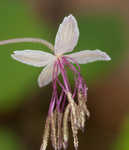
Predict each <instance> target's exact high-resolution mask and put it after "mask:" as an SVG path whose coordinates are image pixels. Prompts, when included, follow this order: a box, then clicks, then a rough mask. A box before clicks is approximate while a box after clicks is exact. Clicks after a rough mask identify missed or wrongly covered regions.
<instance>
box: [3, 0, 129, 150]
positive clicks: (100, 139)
mask: <svg viewBox="0 0 129 150" xmlns="http://www.w3.org/2000/svg"><path fill="white" fill-rule="evenodd" d="M128 10H129V5H128V2H127V4H126V5H125V3H124V2H121V3H118V2H117V1H116V0H115V1H114V2H113V3H112V1H108V2H107V1H106V0H105V1H103V2H101V1H100V0H96V1H95V2H92V3H91V2H90V0H87V1H84V0H80V1H74V0H70V1H61V2H60V1H57V0H55V1H54V2H51V1H47V0H37V1H36V0H28V1H24V0H12V1H10V0H0V40H7V39H10V38H19V37H38V38H44V39H46V40H48V41H50V42H52V43H53V44H54V39H55V35H56V32H57V30H58V26H59V24H60V23H61V21H62V19H63V18H64V16H66V15H68V14H70V13H72V14H73V15H74V16H75V17H76V19H77V21H78V25H79V29H80V38H79V42H78V45H77V47H76V48H75V51H80V50H85V49H101V50H103V51H105V52H107V53H108V54H109V55H110V57H111V58H112V61H111V62H95V63H91V64H87V65H81V73H82V75H83V76H84V78H85V80H86V81H87V85H88V89H89V90H88V107H89V109H90V111H91V118H90V119H89V120H88V122H87V126H86V132H85V133H84V134H83V135H82V134H80V138H79V141H80V145H79V149H80V150H81V149H86V148H87V149H88V150H94V149H96V150H103V149H104V150H128V149H129V142H128V139H129V121H128V118H129V115H128V113H129V99H128V93H129V92H128V90H129V69H128V67H129V66H128V63H129V61H128V58H129V51H128V46H129V45H128V33H129V27H128V21H129V20H128V17H129V12H128ZM25 49H34V50H43V51H50V50H49V49H48V48H46V47H45V46H43V45H41V44H37V43H33V44H32V43H17V44H9V45H4V46H0V51H1V54H0V68H1V71H0V85H1V86H0V149H4V150H29V149H32V150H35V149H39V148H40V144H41V141H42V132H43V131H42V130H43V127H44V119H45V116H46V114H47V108H48V105H49V100H50V97H51V95H50V89H51V84H50V85H48V86H47V87H44V88H42V89H39V88H38V86H37V77H38V75H39V73H40V71H41V70H42V68H35V67H31V66H27V65H25V64H22V63H19V62H17V61H14V60H13V59H12V58H11V57H10V55H11V54H12V52H13V51H14V50H25ZM69 78H70V79H71V83H72V74H70V73H69ZM71 145H72V144H70V149H73V147H72V146H71ZM50 148H51V146H49V147H48V149H50Z"/></svg>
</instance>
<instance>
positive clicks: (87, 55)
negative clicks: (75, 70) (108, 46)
mask: <svg viewBox="0 0 129 150" xmlns="http://www.w3.org/2000/svg"><path fill="white" fill-rule="evenodd" d="M66 56H68V57H70V58H72V59H73V61H74V60H75V61H77V62H78V63H79V64H86V63H90V62H94V61H98V60H104V61H109V60H111V58H110V57H109V55H108V54H106V53H105V52H103V51H101V50H84V51H80V52H76V53H73V54H69V55H66ZM71 61H72V60H71ZM73 61H72V62H73Z"/></svg>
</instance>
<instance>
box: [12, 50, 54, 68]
mask: <svg viewBox="0 0 129 150" xmlns="http://www.w3.org/2000/svg"><path fill="white" fill-rule="evenodd" d="M11 56H12V58H14V59H15V60H17V61H20V62H22V63H25V64H28V65H32V66H36V67H42V66H45V65H47V64H48V63H49V62H50V61H52V60H54V59H55V56H54V55H52V54H50V53H47V52H43V51H39V50H23V51H14V54H12V55H11Z"/></svg>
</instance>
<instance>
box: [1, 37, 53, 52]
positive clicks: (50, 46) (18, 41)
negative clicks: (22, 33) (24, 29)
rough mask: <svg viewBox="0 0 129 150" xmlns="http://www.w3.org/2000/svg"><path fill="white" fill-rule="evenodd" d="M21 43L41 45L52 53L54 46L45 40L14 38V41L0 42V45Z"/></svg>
mask: <svg viewBox="0 0 129 150" xmlns="http://www.w3.org/2000/svg"><path fill="white" fill-rule="evenodd" d="M21 42H32V43H41V44H43V45H45V46H47V47H48V48H50V49H51V50H52V51H54V46H53V45H52V44H51V43H49V42H48V41H46V40H43V39H40V38H16V39H9V40H4V41H0V45H6V44H11V43H21Z"/></svg>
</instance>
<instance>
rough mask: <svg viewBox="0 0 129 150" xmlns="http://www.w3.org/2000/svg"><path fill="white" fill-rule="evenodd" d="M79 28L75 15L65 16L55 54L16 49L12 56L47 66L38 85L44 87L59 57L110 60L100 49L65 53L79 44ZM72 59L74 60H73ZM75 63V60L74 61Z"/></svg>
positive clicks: (60, 27) (57, 37)
mask: <svg viewBox="0 0 129 150" xmlns="http://www.w3.org/2000/svg"><path fill="white" fill-rule="evenodd" d="M78 38H79V29H78V25H77V21H76V19H75V18H74V16H72V15H69V16H68V17H65V18H64V20H63V22H62V23H61V24H60V26H59V29H58V32H57V35H56V39H55V46H54V54H51V53H47V52H43V51H39V50H23V51H14V54H12V55H11V56H12V57H13V58H14V59H16V60H17V61H20V62H22V63H25V64H29V65H32V66H36V67H45V68H44V69H43V70H42V72H41V73H40V75H39V78H38V85H39V86H40V87H43V86H45V85H47V84H48V83H50V82H51V81H52V73H53V69H54V63H55V61H56V60H57V59H58V58H61V57H62V56H67V57H70V58H72V59H73V60H75V61H76V62H77V63H79V64H86V63H89V62H94V61H97V60H104V61H109V60H111V58H110V57H109V56H108V55H107V54H106V53H105V52H102V51H100V50H83V51H80V52H76V53H72V54H67V55H64V54H65V53H67V52H71V51H72V50H73V49H74V48H75V46H76V45H77V42H78ZM71 61H72V60H71ZM73 63H74V62H73Z"/></svg>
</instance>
